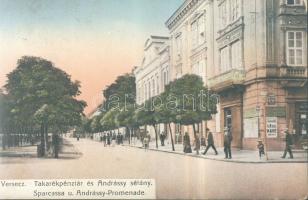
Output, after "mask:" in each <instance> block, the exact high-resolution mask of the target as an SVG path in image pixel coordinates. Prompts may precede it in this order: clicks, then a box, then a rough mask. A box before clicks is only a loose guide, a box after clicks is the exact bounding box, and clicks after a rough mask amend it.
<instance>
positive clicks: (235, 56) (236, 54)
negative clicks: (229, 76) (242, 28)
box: [231, 41, 242, 69]
mask: <svg viewBox="0 0 308 200" xmlns="http://www.w3.org/2000/svg"><path fill="white" fill-rule="evenodd" d="M231 48H232V50H231V51H232V58H231V59H232V69H242V46H241V42H240V41H237V42H235V43H233V44H232V46H231Z"/></svg>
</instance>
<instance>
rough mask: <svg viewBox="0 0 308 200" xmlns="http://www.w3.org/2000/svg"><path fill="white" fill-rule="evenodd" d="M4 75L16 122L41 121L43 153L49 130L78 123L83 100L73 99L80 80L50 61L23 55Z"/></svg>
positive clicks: (60, 128)
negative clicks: (73, 79) (10, 70)
mask: <svg viewBox="0 0 308 200" xmlns="http://www.w3.org/2000/svg"><path fill="white" fill-rule="evenodd" d="M7 77H8V82H7V84H6V85H5V89H6V91H7V92H8V94H9V95H10V96H11V97H12V101H13V102H14V108H13V109H12V110H11V112H12V113H14V115H15V116H16V117H17V119H16V121H17V122H20V123H22V124H29V123H30V122H31V121H35V122H36V123H39V124H40V126H41V148H42V152H43V154H44V153H45V145H44V143H46V141H45V140H46V138H47V136H46V135H47V133H48V130H54V131H58V132H61V131H63V130H67V129H68V127H71V126H74V125H78V124H79V123H80V122H81V117H82V116H83V109H84V107H85V106H86V103H85V102H84V101H80V100H76V99H75V98H76V97H77V96H78V95H80V90H79V88H80V83H79V82H78V81H75V82H73V81H72V80H71V77H70V76H69V75H68V74H67V73H66V72H64V71H63V70H61V69H58V68H56V67H54V65H53V64H52V63H51V62H50V61H48V60H45V59H43V58H39V57H29V56H24V57H22V58H21V59H19V60H18V62H17V67H16V69H15V70H13V71H12V72H11V73H9V74H8V75H7ZM44 138H45V139H44ZM43 141H45V142H43Z"/></svg>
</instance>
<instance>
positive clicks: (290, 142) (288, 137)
mask: <svg viewBox="0 0 308 200" xmlns="http://www.w3.org/2000/svg"><path fill="white" fill-rule="evenodd" d="M285 134H286V139H285V141H286V147H285V149H284V153H283V156H282V157H281V158H286V155H287V153H289V155H290V158H291V159H292V158H293V153H292V147H291V146H292V145H293V140H292V136H291V135H290V133H289V131H288V130H286V131H285Z"/></svg>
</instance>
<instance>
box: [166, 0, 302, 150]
mask: <svg viewBox="0 0 308 200" xmlns="http://www.w3.org/2000/svg"><path fill="white" fill-rule="evenodd" d="M166 26H167V27H168V29H169V31H170V51H169V54H170V70H169V72H170V73H169V76H170V79H171V80H173V79H176V78H179V77H181V76H182V75H184V74H187V73H194V74H197V75H199V76H201V77H202V79H203V81H204V83H205V84H206V85H207V86H208V87H209V88H210V89H211V90H213V91H215V92H216V93H217V94H219V96H220V101H219V104H218V107H217V110H218V113H217V114H216V115H215V116H213V119H212V120H211V121H208V122H203V123H201V124H200V125H199V128H198V129H199V132H201V134H203V133H204V134H205V127H209V128H210V129H211V130H212V131H213V132H214V137H215V140H216V142H217V144H218V145H219V144H220V145H221V144H222V139H223V133H222V130H223V128H224V127H229V128H230V129H231V132H232V135H233V138H234V139H233V146H234V147H237V148H243V149H255V146H256V143H257V140H258V138H263V139H266V140H267V144H268V148H269V149H271V150H275V149H281V148H283V145H284V142H283V138H284V134H283V131H284V130H285V129H289V131H291V132H293V133H294V136H295V137H294V138H295V140H296V143H297V144H298V145H299V143H300V140H301V138H303V137H307V125H308V116H307V115H308V113H307V110H308V99H307V98H308V94H307V92H308V91H307V88H308V87H307V5H306V1H303V0H252V1H248V0H247V1H246V0H186V1H185V2H184V3H183V4H182V5H181V6H180V7H179V8H178V9H177V10H176V11H175V13H173V14H172V15H171V17H170V18H169V19H168V20H167V22H166ZM177 129H178V128H177ZM180 131H190V130H189V128H188V127H181V128H180Z"/></svg>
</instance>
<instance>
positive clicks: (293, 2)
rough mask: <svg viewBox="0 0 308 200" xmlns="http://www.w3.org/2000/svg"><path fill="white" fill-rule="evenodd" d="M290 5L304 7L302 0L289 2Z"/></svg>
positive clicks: (288, 0)
mask: <svg viewBox="0 0 308 200" xmlns="http://www.w3.org/2000/svg"><path fill="white" fill-rule="evenodd" d="M287 4H288V5H302V1H301V0H287Z"/></svg>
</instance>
